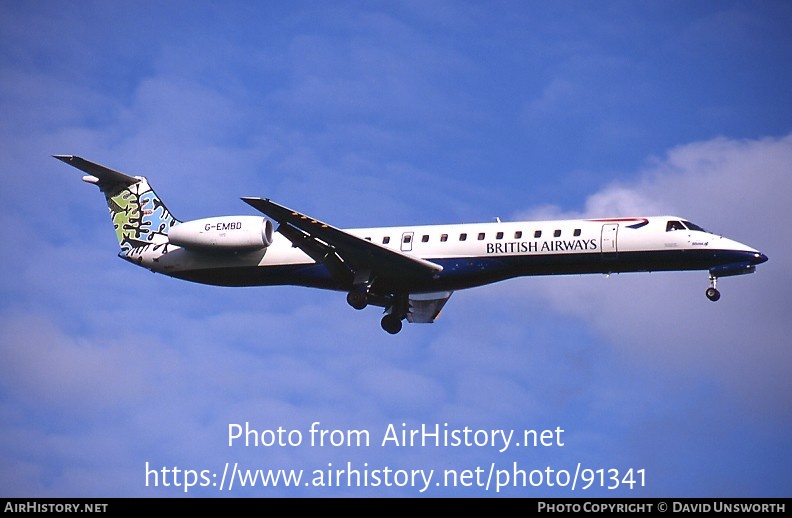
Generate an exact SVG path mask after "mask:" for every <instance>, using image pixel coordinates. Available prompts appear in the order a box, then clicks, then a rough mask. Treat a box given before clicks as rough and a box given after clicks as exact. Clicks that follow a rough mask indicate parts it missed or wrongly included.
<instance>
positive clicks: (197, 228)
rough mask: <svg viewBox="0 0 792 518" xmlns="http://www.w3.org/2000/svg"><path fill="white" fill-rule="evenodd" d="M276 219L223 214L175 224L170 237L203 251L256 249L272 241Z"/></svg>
mask: <svg viewBox="0 0 792 518" xmlns="http://www.w3.org/2000/svg"><path fill="white" fill-rule="evenodd" d="M272 233H273V228H272V222H271V221H270V220H268V219H267V218H262V217H260V216H220V217H216V218H204V219H196V220H193V221H185V222H184V223H179V224H178V225H175V226H173V227H171V229H170V231H169V232H168V240H169V241H170V242H171V243H172V244H174V245H177V246H181V247H184V248H194V249H202V250H225V251H235V250H239V251H252V250H261V249H262V248H266V247H268V246H270V245H271V244H272Z"/></svg>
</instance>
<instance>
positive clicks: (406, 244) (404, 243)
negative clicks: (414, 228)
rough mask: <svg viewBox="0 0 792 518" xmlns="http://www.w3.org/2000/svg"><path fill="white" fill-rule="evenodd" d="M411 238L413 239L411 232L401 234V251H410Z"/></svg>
mask: <svg viewBox="0 0 792 518" xmlns="http://www.w3.org/2000/svg"><path fill="white" fill-rule="evenodd" d="M412 240H413V232H405V233H404V234H402V239H401V251H402V252H412Z"/></svg>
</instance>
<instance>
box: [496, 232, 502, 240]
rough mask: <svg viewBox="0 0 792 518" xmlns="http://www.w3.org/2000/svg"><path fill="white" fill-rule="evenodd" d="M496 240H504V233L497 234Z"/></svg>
mask: <svg viewBox="0 0 792 518" xmlns="http://www.w3.org/2000/svg"><path fill="white" fill-rule="evenodd" d="M495 239H503V232H498V233H497V234H495Z"/></svg>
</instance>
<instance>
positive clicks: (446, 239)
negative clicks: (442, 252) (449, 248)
mask: <svg viewBox="0 0 792 518" xmlns="http://www.w3.org/2000/svg"><path fill="white" fill-rule="evenodd" d="M446 241H448V234H443V235H441V236H440V242H441V243H445V242H446Z"/></svg>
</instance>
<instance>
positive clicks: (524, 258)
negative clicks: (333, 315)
mask: <svg viewBox="0 0 792 518" xmlns="http://www.w3.org/2000/svg"><path fill="white" fill-rule="evenodd" d="M428 260H429V261H432V262H434V263H437V264H439V265H441V266H442V267H443V270H442V271H441V272H439V273H438V274H437V275H436V276H435V277H431V276H427V277H426V278H422V279H421V278H400V277H399V275H398V272H394V274H393V275H392V276H388V277H387V278H386V277H384V276H379V277H376V278H375V279H374V280H373V285H372V289H373V290H376V291H380V292H384V293H391V292H395V291H401V292H409V293H420V292H435V291H449V290H459V289H464V288H471V287H475V286H481V285H483V284H489V283H492V282H498V281H502V280H505V279H510V278H514V277H522V276H532V275H575V274H590V273H627V272H650V271H682V270H709V269H710V268H712V267H715V266H718V265H726V264H733V263H740V262H744V263H752V264H758V263H759V262H763V260H757V257H756V255H755V254H754V253H753V252H748V251H735V250H663V251H646V252H618V253H598V254H592V253H583V254H553V255H549V254H548V255H538V254H537V255H498V256H496V255H489V256H482V257H466V258H453V259H428ZM764 260H766V259H764ZM173 276H174V277H178V278H181V279H184V280H188V281H193V282H198V283H202V284H211V285H217V286H277V285H293V286H306V287H312V288H322V289H330V290H339V291H347V290H349V289H350V288H351V287H352V286H351V282H350V281H349V279H337V278H335V277H333V275H332V274H331V272H330V270H329V269H328V268H327V267H325V265H323V264H300V265H274V266H243V267H228V266H226V267H223V268H212V269H201V270H189V271H182V272H178V273H174V274H173Z"/></svg>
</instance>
